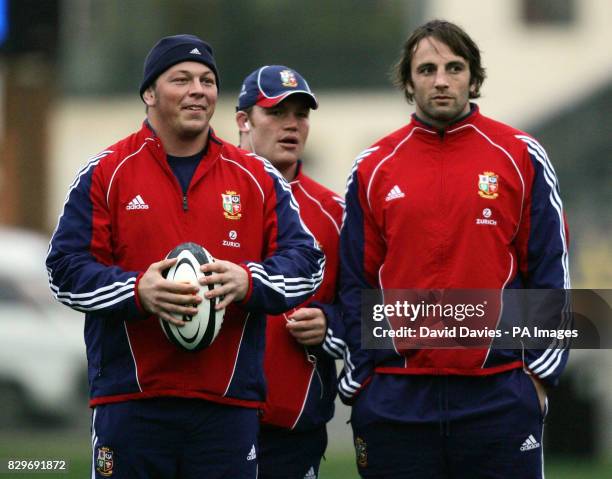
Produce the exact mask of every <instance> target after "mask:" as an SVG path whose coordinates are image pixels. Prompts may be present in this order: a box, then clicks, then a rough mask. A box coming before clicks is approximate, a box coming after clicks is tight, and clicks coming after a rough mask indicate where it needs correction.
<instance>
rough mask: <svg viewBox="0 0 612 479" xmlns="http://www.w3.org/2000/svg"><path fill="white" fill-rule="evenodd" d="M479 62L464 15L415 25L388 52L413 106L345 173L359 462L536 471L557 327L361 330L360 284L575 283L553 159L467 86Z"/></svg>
mask: <svg viewBox="0 0 612 479" xmlns="http://www.w3.org/2000/svg"><path fill="white" fill-rule="evenodd" d="M484 78H485V71H484V68H483V67H482V65H481V61H480V52H479V49H478V47H477V45H476V44H475V43H474V42H473V41H472V39H471V38H470V37H469V36H468V35H467V34H466V33H465V32H464V31H463V30H462V29H461V28H459V27H458V26H456V25H454V24H452V23H449V22H446V21H440V20H435V21H431V22H429V23H427V24H425V25H423V26H421V27H419V28H417V29H416V30H415V32H414V33H413V34H412V35H411V36H410V37H409V38H408V40H407V41H406V43H405V45H404V49H403V55H402V57H401V59H400V61H399V62H398V64H397V67H396V81H397V84H398V86H399V87H400V88H401V89H402V90H403V91H404V93H405V96H406V98H407V99H408V101H409V102H410V103H412V102H413V101H414V103H415V109H416V112H415V114H414V115H413V117H412V120H411V122H410V123H409V124H408V125H407V126H404V127H402V128H400V129H399V130H397V131H395V132H393V133H391V134H390V135H388V136H386V137H384V138H383V139H382V140H380V141H378V142H377V143H375V144H374V145H373V146H372V147H370V148H368V149H366V150H365V151H364V152H363V153H361V154H360V155H359V156H358V158H357V160H356V162H355V165H354V168H353V171H352V173H351V176H350V178H349V181H348V186H347V197H346V202H347V206H346V219H345V221H344V223H343V229H342V234H341V247H340V248H341V250H340V258H341V273H340V277H341V300H342V306H343V309H344V318H345V327H346V336H345V339H346V341H347V344H348V351H347V353H346V360H345V369H344V371H343V373H342V375H341V378H340V382H339V392H340V395H341V397H342V398H343V400H344V401H345V402H347V403H349V404H352V406H353V407H352V418H351V423H352V426H353V432H354V440H355V448H356V455H357V465H358V468H359V472H360V474H361V475H362V476H363V477H379V478H385V479H392V478H408V477H410V478H428V479H433V478H450V477H452V478H466V479H467V478H470V479H472V478H485V477H486V478H509V477H521V478H540V477H542V464H543V460H542V429H543V420H544V416H545V414H546V399H545V391H544V386H545V385H554V384H555V383H556V382H557V380H558V377H559V375H560V373H561V372H562V370H563V368H564V366H565V364H566V361H567V354H568V353H567V344H566V343H564V342H559V343H555V342H553V343H552V344H551V347H550V348H547V349H542V350H536V349H528V348H523V349H506V350H504V349H495V348H492V347H491V341H489V343H488V346H485V347H482V345H481V347H472V348H464V347H454V348H449V349H442V347H440V348H435V346H436V343H435V341H433V342H431V343H430V344H431V346H433V347H417V348H413V347H403V348H402V345H403V346H406V345H407V344H409V343H410V341H408V342H407V341H399V340H397V339H394V340H393V341H394V343H393V344H394V347H393V348H389V349H379V350H372V349H367V348H362V343H361V341H362V336H361V328H360V326H361V313H362V310H361V304H362V295H361V294H362V292H363V290H382V291H388V292H389V295H390V294H392V293H391V291H392V290H395V291H397V290H404V291H407V290H410V291H414V292H415V293H414V294H413V297H415V298H417V299H419V298H427V294H426V293H422V292H423V291H425V292H427V291H430V292H432V294H433V296H435V297H436V298H437V299H436V300H435V301H440V299H439V298H440V294H446V292H447V291H454V290H459V289H462V290H463V289H465V290H468V289H469V290H496V291H499V293H498V294H497V297H499V295H500V294H502V293H501V292H502V291H504V290H508V289H510V288H534V289H535V288H547V289H564V288H569V275H568V258H567V235H566V226H565V221H564V215H563V209H562V206H561V200H560V198H559V190H558V185H557V179H556V176H555V173H554V170H553V168H552V166H551V164H550V162H549V160H548V158H547V156H546V153H545V151H544V149H543V148H542V147H541V146H540V145H539V144H538V142H537V141H536V140H535V139H533V138H532V137H530V136H529V135H527V134H525V133H523V132H521V131H519V130H516V129H514V128H511V127H509V126H507V125H504V124H501V123H499V122H496V121H494V120H491V119H489V118H487V117H485V116H483V115H482V114H481V113H480V111H479V109H478V107H477V106H476V105H475V104H474V103H471V102H470V101H469V100H470V99H472V98H477V97H478V96H479V92H480V87H481V85H482V83H483V81H484ZM419 291H420V292H421V293H419ZM441 292H442V293H441ZM419 294H423V296H419ZM383 296H385V301H387V300H388V295H387V294H385V295H383ZM435 301H434V303H435ZM422 304H425V301H423V303H422ZM451 319H452V318H451ZM438 326H439V324H438ZM493 329H495V324H493ZM366 334H367V332H366ZM448 344H449V343H446V345H448ZM438 345H439V346H443V345H444V343H442V342H441V343H438ZM454 346H457V344H454Z"/></svg>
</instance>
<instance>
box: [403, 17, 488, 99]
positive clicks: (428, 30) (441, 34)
mask: <svg viewBox="0 0 612 479" xmlns="http://www.w3.org/2000/svg"><path fill="white" fill-rule="evenodd" d="M427 37H434V38H435V39H436V40H438V41H440V42H442V43H444V44H446V45H447V46H448V47H449V48H450V49H451V51H452V52H453V53H454V54H455V55H459V56H460V57H462V58H465V59H466V60H467V62H468V64H469V66H470V84H471V85H473V86H474V91H470V98H478V97H480V87H481V86H482V84H483V82H484V80H485V78H486V76H487V75H486V72H485V69H484V68H483V66H482V64H481V63H480V49H479V48H478V45H476V43H475V42H474V40H472V39H471V38H470V36H469V35H468V34H467V33H465V31H464V30H463V29H461V27H459V26H457V25H455V24H454V23H451V22H447V21H445V20H431V21H429V22H427V23H425V24H424V25H421V26H420V27H418V28H417V29H416V30H415V31H414V32H412V35H410V37H408V39H407V40H406V43H404V47H403V50H402V56H401V57H400V59H399V61H398V62H397V63H396V64H395V66H394V67H393V73H392V76H393V83H394V84H395V85H396V86H397V87H399V88H400V89H402V90H403V91H404V95H406V99H407V100H408V103H412V102H413V101H414V95H413V94H412V93H410V92H409V91H408V90H407V89H406V85H407V84H410V85H412V76H411V72H410V65H411V63H412V58H413V56H414V51H415V49H416V46H417V45H418V44H419V42H420V41H421V40H423V39H424V38H427Z"/></svg>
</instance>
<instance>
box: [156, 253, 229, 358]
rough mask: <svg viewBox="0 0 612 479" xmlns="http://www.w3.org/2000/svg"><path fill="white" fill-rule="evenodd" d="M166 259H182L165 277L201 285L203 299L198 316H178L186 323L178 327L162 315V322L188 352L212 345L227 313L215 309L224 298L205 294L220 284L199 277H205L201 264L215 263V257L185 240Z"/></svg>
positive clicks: (168, 332)
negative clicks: (204, 284) (200, 279)
mask: <svg viewBox="0 0 612 479" xmlns="http://www.w3.org/2000/svg"><path fill="white" fill-rule="evenodd" d="M166 258H178V260H177V262H176V263H175V264H174V266H172V267H170V268H169V269H168V270H166V271H164V273H163V276H164V278H166V279H168V280H170V281H179V282H183V283H184V282H187V283H191V284H193V285H196V286H198V287H199V288H200V291H198V293H197V294H198V295H199V296H200V297H201V298H202V302H201V303H200V304H199V305H198V313H197V314H196V315H195V316H187V315H183V316H179V315H174V316H175V317H177V318H179V319H182V320H183V321H185V325H184V326H176V325H174V324H172V323H169V322H168V321H164V320H163V319H161V318H158V319H159V324H161V327H162V330H163V331H164V334H165V335H166V337H167V338H168V339H169V340H170V342H172V343H174V344H176V345H177V346H178V347H180V348H182V349H185V350H187V351H199V350H200V349H203V348H206V347H208V346H210V345H211V344H212V342H213V341H214V340H215V338H216V337H217V335H218V334H219V330H220V329H221V325H222V324H223V316H224V314H225V309H222V310H219V311H215V306H216V305H217V304H218V302H219V301H220V300H221V298H213V299H207V298H205V297H204V293H205V292H206V291H208V290H211V289H213V287H214V286H218V285H216V284H215V285H214V286H213V285H206V286H202V285H200V283H199V282H198V279H199V278H201V277H203V276H204V273H202V271H200V266H201V265H203V264H206V263H212V262H213V261H214V259H213V257H212V256H211V254H210V253H209V252H208V251H206V249H205V248H203V247H202V246H200V245H198V244H196V243H182V244H180V245H178V246H177V247H176V248H174V249H173V250H172V251H170V253H168V255H167V256H166ZM210 274H211V273H207V275H210Z"/></svg>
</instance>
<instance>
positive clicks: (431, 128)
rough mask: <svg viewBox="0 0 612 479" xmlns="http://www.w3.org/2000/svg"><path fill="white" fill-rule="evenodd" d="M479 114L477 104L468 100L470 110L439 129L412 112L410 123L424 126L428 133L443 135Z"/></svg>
mask: <svg viewBox="0 0 612 479" xmlns="http://www.w3.org/2000/svg"><path fill="white" fill-rule="evenodd" d="M479 116H480V109H479V108H478V105H477V104H476V103H471V102H470V111H469V112H468V113H466V114H465V115H462V116H460V117H459V118H457V119H456V120H455V121H453V122H452V123H451V124H450V125H448V126H447V127H446V128H444V129H442V130H440V129H438V128H436V127H435V126H433V125H431V124H429V123H427V122H426V121H423V120H421V119H420V118H419V117H418V116H417V115H416V113H413V114H412V124H413V125H414V126H419V127H421V128H424V129H425V130H427V131H429V132H430V133H436V134H438V135H440V136H444V135H445V134H446V133H453V131H454V130H456V129H457V128H459V127H461V126H463V125H466V124H468V123H472V122H473V121H474V120H475V119H476V118H478V117H479Z"/></svg>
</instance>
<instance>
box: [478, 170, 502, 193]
mask: <svg viewBox="0 0 612 479" xmlns="http://www.w3.org/2000/svg"><path fill="white" fill-rule="evenodd" d="M498 179H499V178H498V175H496V174H495V173H493V172H492V171H485V172H484V173H483V174H482V175H478V194H479V195H480V196H481V197H482V198H487V199H490V200H494V199H495V198H497V197H498V196H499V193H498V190H499V181H498Z"/></svg>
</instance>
